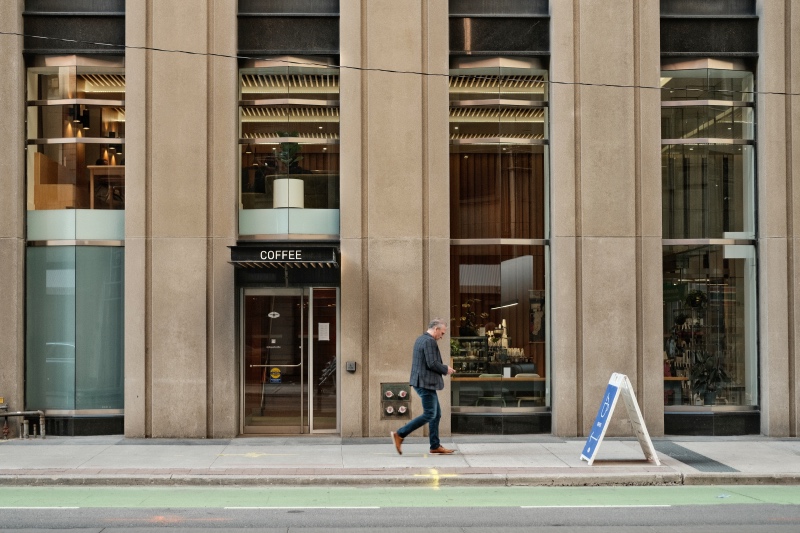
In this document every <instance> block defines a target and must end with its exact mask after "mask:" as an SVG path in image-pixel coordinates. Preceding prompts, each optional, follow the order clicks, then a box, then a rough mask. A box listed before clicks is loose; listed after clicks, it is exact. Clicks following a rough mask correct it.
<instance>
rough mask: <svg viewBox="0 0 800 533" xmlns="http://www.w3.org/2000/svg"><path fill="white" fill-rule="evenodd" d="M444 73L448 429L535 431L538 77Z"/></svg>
mask: <svg viewBox="0 0 800 533" xmlns="http://www.w3.org/2000/svg"><path fill="white" fill-rule="evenodd" d="M453 67H454V68H452V69H451V71H450V228H451V239H452V240H451V252H450V253H451V259H450V265H451V272H450V280H451V289H450V298H451V303H452V306H453V309H452V314H451V319H452V320H453V327H452V328H451V332H450V334H451V338H452V343H451V356H452V359H451V360H452V364H453V366H454V367H455V369H456V372H457V373H456V375H455V376H454V377H453V387H452V394H453V398H452V405H453V413H454V414H453V422H452V423H453V430H454V431H457V432H462V433H476V432H477V433H508V432H528V433H530V432H536V431H538V430H539V429H538V428H537V427H536V422H534V419H533V418H530V414H531V413H535V412H537V411H541V410H547V409H548V408H549V396H548V391H549V386H548V384H549V339H548V329H549V328H548V321H547V315H548V313H547V300H548V298H547V295H548V290H547V283H546V278H547V276H546V265H547V253H548V252H547V240H546V239H547V237H548V233H547V224H546V221H547V200H546V199H547V194H548V192H547V190H548V179H547V175H548V174H547V169H548V165H547V137H548V126H547V117H548V114H547V111H548V109H547V94H548V92H547V71H546V70H545V69H543V68H542V67H541V66H540V65H538V63H537V62H535V61H533V60H528V59H522V58H518V59H514V60H509V59H506V58H481V59H473V58H469V59H461V60H459V59H455V60H454V65H453ZM487 414H489V415H492V414H493V415H495V416H494V417H493V418H491V417H490V418H491V420H492V422H491V423H489V422H487V421H488V420H489V419H488V418H486V416H487ZM498 414H499V415H502V416H500V417H497V416H496V415H498ZM526 416H527V417H528V418H526ZM512 427H513V428H514V429H511V428H512ZM543 431H549V426H548V427H547V428H545V429H543Z"/></svg>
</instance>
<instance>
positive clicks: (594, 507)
mask: <svg viewBox="0 0 800 533" xmlns="http://www.w3.org/2000/svg"><path fill="white" fill-rule="evenodd" d="M603 507H608V508H610V509H616V508H620V507H624V508H630V507H642V508H649V507H672V506H671V505H520V509H597V508H603Z"/></svg>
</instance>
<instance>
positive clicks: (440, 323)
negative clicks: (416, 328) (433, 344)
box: [428, 318, 447, 329]
mask: <svg viewBox="0 0 800 533" xmlns="http://www.w3.org/2000/svg"><path fill="white" fill-rule="evenodd" d="M436 328H444V329H447V321H446V320H445V319H443V318H434V319H433V320H431V321H430V323H429V324H428V329H436Z"/></svg>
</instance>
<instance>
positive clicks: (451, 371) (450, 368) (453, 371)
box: [447, 366, 456, 376]
mask: <svg viewBox="0 0 800 533" xmlns="http://www.w3.org/2000/svg"><path fill="white" fill-rule="evenodd" d="M455 373H456V369H455V368H453V367H452V366H448V367H447V375H448V376H449V375H451V374H455Z"/></svg>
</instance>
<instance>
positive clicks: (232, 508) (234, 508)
mask: <svg viewBox="0 0 800 533" xmlns="http://www.w3.org/2000/svg"><path fill="white" fill-rule="evenodd" d="M223 509H231V510H236V509H380V507H377V506H375V507H223Z"/></svg>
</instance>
